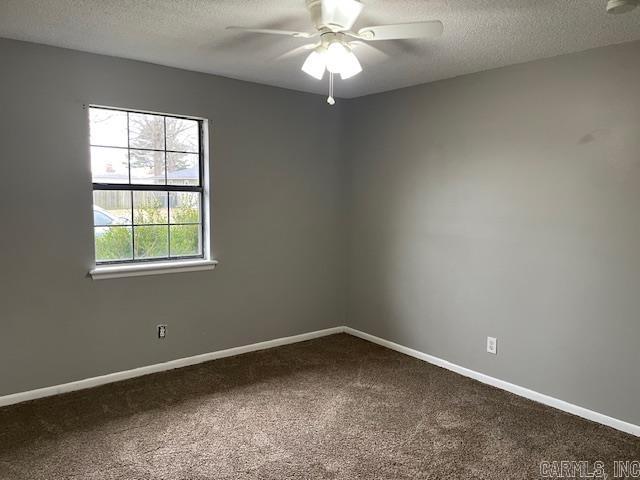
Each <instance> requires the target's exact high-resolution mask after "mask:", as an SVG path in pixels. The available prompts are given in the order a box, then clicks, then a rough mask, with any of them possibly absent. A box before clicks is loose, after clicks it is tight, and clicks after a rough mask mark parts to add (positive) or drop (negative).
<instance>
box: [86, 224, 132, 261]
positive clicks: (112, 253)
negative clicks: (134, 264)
mask: <svg viewBox="0 0 640 480" xmlns="http://www.w3.org/2000/svg"><path fill="white" fill-rule="evenodd" d="M94 233H95V244H96V262H112V261H117V260H120V261H122V260H132V259H133V242H132V235H131V227H127V226H123V225H120V226H115V227H95V228H94Z"/></svg>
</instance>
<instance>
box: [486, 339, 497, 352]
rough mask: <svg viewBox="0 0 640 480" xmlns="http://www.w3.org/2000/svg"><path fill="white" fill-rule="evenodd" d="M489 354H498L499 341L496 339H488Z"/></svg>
mask: <svg viewBox="0 0 640 480" xmlns="http://www.w3.org/2000/svg"><path fill="white" fill-rule="evenodd" d="M487 353H491V354H492V355H497V354H498V339H497V338H496V337H487Z"/></svg>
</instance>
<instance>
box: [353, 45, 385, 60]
mask: <svg viewBox="0 0 640 480" xmlns="http://www.w3.org/2000/svg"><path fill="white" fill-rule="evenodd" d="M349 46H350V47H351V48H353V50H354V51H356V52H357V53H358V54H360V53H361V52H362V53H364V55H365V57H367V58H368V59H369V61H372V62H374V63H377V62H381V61H383V60H385V59H387V58H388V57H389V54H387V53H386V52H383V51H382V50H380V49H379V48H378V47H374V46H373V45H371V44H370V43H366V42H362V41H360V40H356V41H354V42H349Z"/></svg>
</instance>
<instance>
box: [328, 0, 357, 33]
mask: <svg viewBox="0 0 640 480" xmlns="http://www.w3.org/2000/svg"><path fill="white" fill-rule="evenodd" d="M363 8H364V5H362V3H360V2H359V1H358V0H322V23H323V24H325V25H327V26H329V27H332V28H335V30H336V31H342V30H349V29H350V28H351V27H353V24H354V23H356V20H358V17H359V16H360V13H362V9H363Z"/></svg>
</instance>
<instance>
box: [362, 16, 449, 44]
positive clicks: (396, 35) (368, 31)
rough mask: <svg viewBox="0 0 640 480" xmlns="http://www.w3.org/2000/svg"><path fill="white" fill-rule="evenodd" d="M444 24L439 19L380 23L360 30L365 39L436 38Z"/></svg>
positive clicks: (440, 33) (442, 29)
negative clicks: (392, 23)
mask: <svg viewBox="0 0 640 480" xmlns="http://www.w3.org/2000/svg"><path fill="white" fill-rule="evenodd" d="M443 31H444V25H442V22H441V21H439V20H434V21H431V22H416V23H398V24H395V25H378V26H376V27H365V28H362V29H360V30H358V36H359V37H360V38H361V39H363V40H404V39H409V38H435V37H439V36H440V35H442V32H443Z"/></svg>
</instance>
